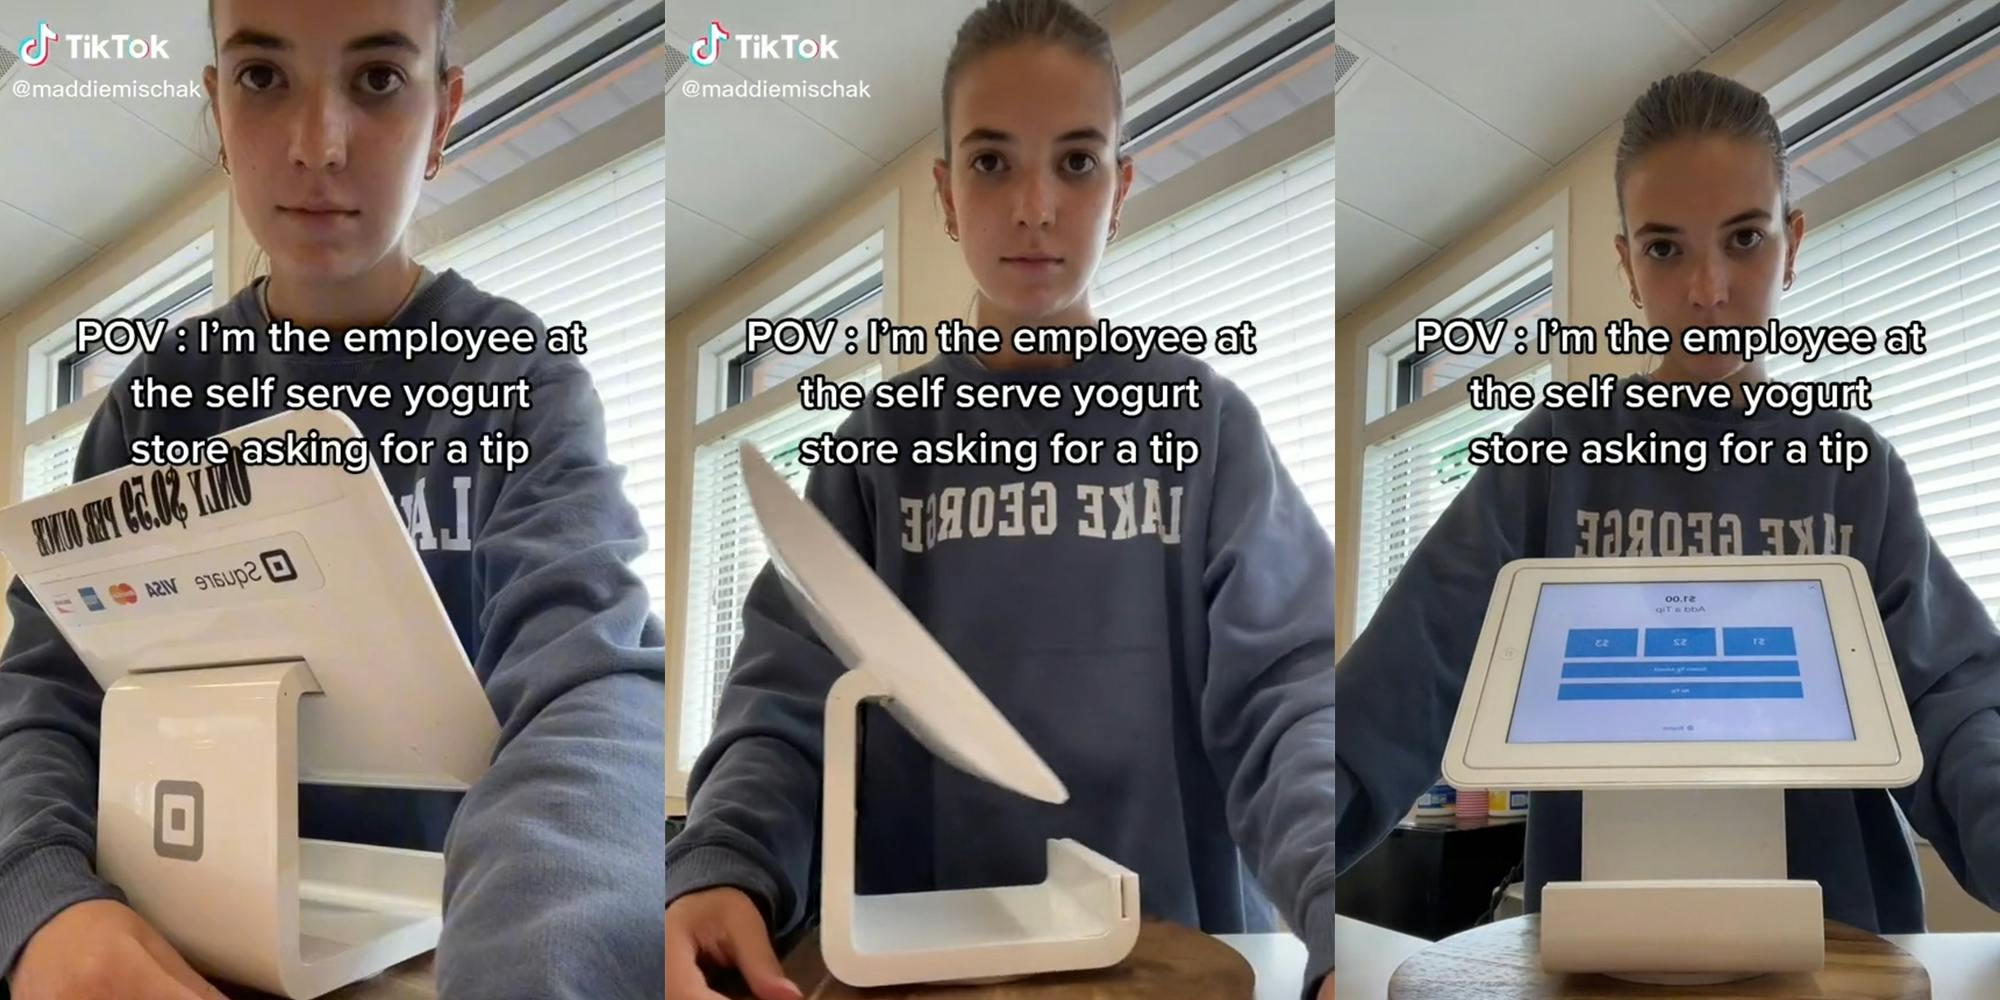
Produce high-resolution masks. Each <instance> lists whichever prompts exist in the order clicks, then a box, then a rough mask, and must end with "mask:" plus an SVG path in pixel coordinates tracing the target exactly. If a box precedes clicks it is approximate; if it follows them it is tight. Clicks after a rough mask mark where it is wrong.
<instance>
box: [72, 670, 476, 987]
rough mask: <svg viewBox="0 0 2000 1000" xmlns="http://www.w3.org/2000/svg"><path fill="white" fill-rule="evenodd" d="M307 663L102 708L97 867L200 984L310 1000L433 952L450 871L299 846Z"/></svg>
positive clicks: (428, 857)
mask: <svg viewBox="0 0 2000 1000" xmlns="http://www.w3.org/2000/svg"><path fill="white" fill-rule="evenodd" d="M318 690H319V688H318V685H317V684H316V683H315V682H314V680H313V677H312V674H311V673H310V672H309V671H307V669H306V665H305V664H304V663H303V662H300V661H296V660H294V661H286V662H281V663H268V664H247V665H243V666H234V667H212V668H204V669H194V670H176V671H170V672H163V673H150V674H131V675H128V676H126V677H125V678H124V679H123V680H120V681H119V682H118V683H116V684H113V685H112V686H111V688H110V689H109V690H107V691H106V692H105V696H104V708H103V732H104V734H105V739H104V742H103V746H102V748H101V749H100V751H99V754H98V805H97V812H98V827H97V867H98V871H99V873H100V874H102V875H103V876H104V878H105V879H106V880H107V881H109V882H111V883H112V884H114V885H116V886H118V887H119V888H120V889H122V890H123V891H124V892H125V896H126V898H127V900H129V901H130V903H131V905H132V908H133V909H134V910H136V911H137V912H138V913H139V914H140V915H142V916H144V917H145V918H146V919H147V921H148V922H150V923H151V924H152V925H153V926H154V927H156V928H158V929H159V931H160V933H161V935H162V936H164V937H165V938H166V939H167V940H168V941H169V942H170V943H172V944H173V946H174V947H175V949H177V950H178V951H180V953H181V954H182V955H184V956H185V957H186V958H187V960H188V963H189V964H190V965H192V966H194V967H195V968H196V969H197V970H198V971H200V972H201V973H202V974H204V975H206V976H209V977H211V978H215V979H221V980H225V981H227V982H231V983H235V984H238V985H241V986H250V987H255V988H256V989H259V990H262V991H264V992H266V993H273V994H277V995H279V996H283V997H289V998H292V1000H311V998H313V997H319V996H323V995H325V994H327V993H331V992H333V991H334V990H337V989H339V988H340V987H342V986H345V985H347V984H349V983H352V982H356V981H358V980H361V979H366V978H368V977H369V976H373V975H375V974H376V973H379V972H381V971H383V970H385V969H387V968H389V967H390V966H392V965H395V964H396V963H398V962H402V961H404V960H406V959H409V958H412V957H415V956H417V955H421V954H423V953H424V952H426V951H430V950H431V949H433V948H435V947H437V939H438V933H439V931H440V930H441V928H442V926H443V920H442V911H443V900H444V856H443V855H441V854H434V853H427V852H422V851H405V850H396V849H393V848H383V847H369V846H365V845H361V844H342V843H335V842H332V841H320V840H304V839H301V838H300V837H299V835H298V775H299V770H298V705H299V698H300V697H301V696H303V695H306V694H311V693H314V692H317V691H318Z"/></svg>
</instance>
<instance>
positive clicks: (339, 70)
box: [203, 0, 463, 281]
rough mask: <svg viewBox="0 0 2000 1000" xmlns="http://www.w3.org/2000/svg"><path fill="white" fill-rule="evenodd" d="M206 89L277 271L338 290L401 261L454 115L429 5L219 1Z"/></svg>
mask: <svg viewBox="0 0 2000 1000" xmlns="http://www.w3.org/2000/svg"><path fill="white" fill-rule="evenodd" d="M215 39H216V53H217V54H216V63H217V64H216V65H215V66H211V67H209V68H208V69H207V70H206V72H205V73H204V76H203V79H204V82H205V84H206V86H207V88H208V92H209V95H210V96H211V98H212V99H213V103H214V107H215V117H216V125H217V129H218V131H219V132H220V133H221V135H222V148H223V151H224V153H225V155H226V156H227V158H228V167H229V173H230V178H231V182H232V183H233V185H234V188H235V196H236V203H237V205H238V206H239V208H240V209H241V210H242V212H243V215H244V218H245V220H246V222H247V223H248V225H249V227H250V231H251V232H252V233H253V234H254V235H255V236H256V237H257V242H258V244H259V245H260V246H261V247H263V249H264V251H265V252H266V253H268V254H270V256H271V260H272V266H273V270H274V271H283V272H284V273H287V274H290V275H294V276H298V277H305V278H311V279H316V280H328V281H338V280H343V279H349V278H352V277H355V276H356V275H359V274H362V273H364V272H366V271H368V270H369V269H370V268H372V267H374V266H375V265H376V264H378V263H380V262H381V261H382V260H383V259H385V258H386V257H388V256H389V255H390V254H391V253H394V252H397V251H399V248H400V243H401V240H402V234H403V230H404V228H405V227H406V226H407V225H408V224H409V221H410V218H411V216H412V215H413V214H414V213H415V211H416V206H417V194H418V190H419V188H420V186H421V185H422V184H423V180H424V173H425V171H426V169H427V168H428V165H429V164H430V163H432V162H434V161H435V160H436V159H437V157H438V156H440V155H441V151H442V149H443V146H444V137H445V135H446V134H447V133H448V131H449V129H450V125H451V120H452V117H453V116H454V115H455V114H456V113H457V111H458V103H459V99H460V97H461V95H462V93H463V84H462V82H461V79H460V74H459V71H458V70H456V69H454V70H452V71H450V73H449V74H448V78H447V80H446V81H444V86H443V87H440V82H439V80H438V78H437V53H438V46H439V44H441V41H442V40H441V39H439V38H438V5H437V3H435V2H434V0H341V2H340V3H298V2H296V0H216V3H215Z"/></svg>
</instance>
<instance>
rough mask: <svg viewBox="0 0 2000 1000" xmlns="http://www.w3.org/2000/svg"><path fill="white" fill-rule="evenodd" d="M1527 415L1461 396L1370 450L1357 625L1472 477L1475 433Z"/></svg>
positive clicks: (1543, 368) (1530, 375) (1544, 369)
mask: <svg viewBox="0 0 2000 1000" xmlns="http://www.w3.org/2000/svg"><path fill="white" fill-rule="evenodd" d="M1549 372H1550V368H1549V366H1548V365H1546V364H1543V365H1537V366H1535V367H1534V368H1532V369H1530V370H1529V371H1528V372H1527V373H1526V374H1525V375H1523V376H1522V377H1521V379H1520V381H1526V382H1528V383H1530V384H1533V385H1541V384H1544V383H1546V382H1547V381H1548V380H1549ZM1509 381H1513V380H1509ZM1521 416H1522V415H1521V414H1520V413H1518V412H1515V411H1512V410H1485V411H1482V410H1475V409H1473V408H1472V406H1471V405H1470V404H1468V403H1460V404H1458V405H1457V406H1453V407H1451V408H1450V409H1447V410H1445V411H1444V412H1443V413H1440V414H1438V415H1436V416H1434V417H1431V418H1430V419H1428V420H1425V421H1423V422H1422V423H1420V424H1418V425H1416V426H1415V427H1412V428H1410V429H1409V430H1406V431H1403V432H1402V433H1399V434H1396V435H1394V436H1392V437H1390V438H1388V439H1386V440H1384V441H1380V442H1377V443H1375V444H1372V445H1369V446H1368V447H1367V448H1366V449H1365V451H1364V452H1363V456H1362V460H1361V461H1362V471H1361V532H1360V535H1359V536H1358V537H1359V538H1360V543H1361V544H1360V552H1359V556H1360V559H1359V562H1360V568H1361V572H1360V594H1359V595H1357V606H1358V608H1359V610H1360V615H1359V616H1358V617H1357V618H1356V619H1355V622H1356V628H1357V630H1358V629H1359V628H1360V627H1361V626H1364V625H1366V624H1367V623H1368V619H1369V618H1370V617H1372V616H1373V615H1374V614H1375V608H1376V607H1377V606H1379V605H1380V604H1381V603H1382V596H1383V595H1384V594H1386V593H1388V591H1389V585H1390V584H1391V583H1393V582H1395V579H1396V574H1397V573H1399V572H1402V569H1403V563H1405V562H1407V561H1409V558H1410V554H1411V553H1412V552H1414V551H1416V548H1417V543H1418V542H1420V541H1422V540H1423V537H1424V534H1425V533H1426V532H1428V531H1430V530H1431V525H1432V524H1435V523H1436V522H1437V519H1438V517H1439V516H1440V515H1442V514H1443V513H1444V510H1445V508H1446V507H1448V506H1450V505H1451V501H1452V499H1453V498H1454V497H1456V496H1458V491H1459V490H1461V489H1464V488H1465V481H1466V480H1467V479H1470V478H1472V473H1473V468H1472V466H1471V465H1470V464H1468V463H1467V462H1466V452H1467V449H1468V448H1469V447H1470V445H1471V442H1472V440H1473V439H1474V438H1479V437H1484V436H1485V435H1488V434H1493V433H1495V432H1498V433H1502V434H1504V433H1506V432H1507V431H1508V430H1510V429H1511V428H1512V427H1513V426H1514V424H1516V423H1517V422H1519V421H1520V419H1521Z"/></svg>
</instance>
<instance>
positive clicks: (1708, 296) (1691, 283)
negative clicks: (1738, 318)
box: [1688, 254, 1729, 309]
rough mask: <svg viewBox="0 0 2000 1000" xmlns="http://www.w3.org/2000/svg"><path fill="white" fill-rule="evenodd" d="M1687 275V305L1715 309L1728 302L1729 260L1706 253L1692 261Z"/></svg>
mask: <svg viewBox="0 0 2000 1000" xmlns="http://www.w3.org/2000/svg"><path fill="white" fill-rule="evenodd" d="M1694 265H1695V266H1694V270H1693V272H1692V273H1691V274H1689V276H1688V305H1690V306H1693V307H1695V308H1697V309H1715V308H1718V307H1720V306H1723V305H1725V304H1727V303H1728V302H1729V262H1728V261H1726V260H1723V259H1722V257H1721V255H1719V254H1706V255H1703V256H1700V257H1698V258H1697V259H1696V260H1695V262H1694Z"/></svg>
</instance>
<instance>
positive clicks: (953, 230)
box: [944, 226, 958, 243]
mask: <svg viewBox="0 0 2000 1000" xmlns="http://www.w3.org/2000/svg"><path fill="white" fill-rule="evenodd" d="M944 234H945V235H946V236H949V237H951V241H952V242H953V243H957V242H958V227H957V226H946V227H944Z"/></svg>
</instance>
